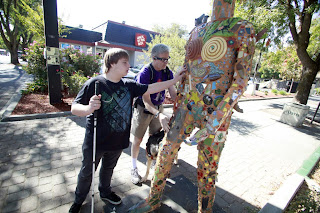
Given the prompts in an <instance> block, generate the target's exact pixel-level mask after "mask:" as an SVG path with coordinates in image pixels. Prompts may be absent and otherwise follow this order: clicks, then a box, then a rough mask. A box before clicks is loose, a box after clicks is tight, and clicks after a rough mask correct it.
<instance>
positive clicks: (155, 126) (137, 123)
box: [131, 105, 163, 138]
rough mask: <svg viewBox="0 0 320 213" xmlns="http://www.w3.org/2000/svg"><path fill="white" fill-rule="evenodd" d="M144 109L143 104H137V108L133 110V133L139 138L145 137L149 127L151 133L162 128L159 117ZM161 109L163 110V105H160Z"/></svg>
mask: <svg viewBox="0 0 320 213" xmlns="http://www.w3.org/2000/svg"><path fill="white" fill-rule="evenodd" d="M143 110H144V108H143V107H142V106H140V105H137V108H134V112H133V117H132V126H131V133H132V134H133V135H134V136H135V137H137V138H143V136H144V134H145V132H146V131H147V128H148V127H149V134H150V135H152V134H154V133H156V132H158V131H160V129H161V124H160V121H159V117H158V118H155V117H154V115H151V114H147V113H144V112H143ZM159 111H160V112H163V106H162V105H161V106H160V107H159Z"/></svg>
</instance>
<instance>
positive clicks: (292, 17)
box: [284, 0, 299, 45]
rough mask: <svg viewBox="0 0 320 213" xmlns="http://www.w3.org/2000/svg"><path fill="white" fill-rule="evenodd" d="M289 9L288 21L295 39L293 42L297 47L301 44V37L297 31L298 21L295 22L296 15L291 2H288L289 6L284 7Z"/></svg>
mask: <svg viewBox="0 0 320 213" xmlns="http://www.w3.org/2000/svg"><path fill="white" fill-rule="evenodd" d="M284 6H285V7H286V9H287V14H288V20H289V29H290V32H291V35H292V38H293V42H294V43H295V45H298V43H299V36H298V33H297V29H296V20H295V14H294V11H293V7H292V5H291V1H290V0H288V1H287V4H286V5H284Z"/></svg>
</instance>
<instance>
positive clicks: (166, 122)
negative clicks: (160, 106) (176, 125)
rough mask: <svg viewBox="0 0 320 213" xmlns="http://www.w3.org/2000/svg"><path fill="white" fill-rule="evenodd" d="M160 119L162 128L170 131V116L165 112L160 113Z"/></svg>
mask: <svg viewBox="0 0 320 213" xmlns="http://www.w3.org/2000/svg"><path fill="white" fill-rule="evenodd" d="M159 120H160V124H161V127H162V129H163V130H164V131H165V132H166V133H168V132H169V130H170V127H169V118H168V117H167V116H166V115H165V114H163V113H160V114H159Z"/></svg>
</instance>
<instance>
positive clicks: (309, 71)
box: [238, 0, 320, 104]
mask: <svg viewBox="0 0 320 213" xmlns="http://www.w3.org/2000/svg"><path fill="white" fill-rule="evenodd" d="M238 1H239V2H242V3H243V4H244V5H245V6H246V7H247V8H249V9H252V10H257V9H258V8H265V9H267V10H269V11H270V13H272V12H275V13H277V12H278V14H279V16H278V17H277V19H275V20H273V22H272V23H273V26H274V30H275V35H278V36H279V38H281V37H282V38H283V37H284V35H285V34H286V33H287V32H290V34H291V36H292V43H293V45H294V47H295V51H296V52H297V56H298V58H299V60H300V61H301V64H302V66H303V70H302V74H301V79H300V82H299V85H298V88H297V93H296V96H295V99H296V102H299V103H301V104H306V103H307V101H308V97H309V94H310V89H311V86H312V83H313V81H314V79H315V77H316V75H317V72H318V71H319V69H320V54H319V53H320V50H319V48H318V49H316V48H315V49H313V48H311V47H310V48H308V47H309V46H313V42H314V41H315V40H318V41H319V39H320V38H319V34H318V33H314V34H313V35H310V27H311V26H312V22H317V21H315V20H316V19H313V15H315V14H316V13H317V12H318V11H319V9H320V5H319V4H318V0H309V1H302V0H286V1H283V0H255V1H240V0H238ZM249 11H250V10H249ZM263 17H264V18H267V17H268V15H265V16H263ZM252 22H253V23H254V24H255V23H256V20H253V21H252ZM316 29H317V28H316V27H315V30H316ZM311 33H312V31H311ZM275 38H277V37H275ZM273 41H274V42H277V40H276V39H275V40H273ZM311 51H314V52H311Z"/></svg>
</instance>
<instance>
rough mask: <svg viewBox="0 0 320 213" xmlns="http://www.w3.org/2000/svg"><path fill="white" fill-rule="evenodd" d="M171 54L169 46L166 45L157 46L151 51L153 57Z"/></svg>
mask: <svg viewBox="0 0 320 213" xmlns="http://www.w3.org/2000/svg"><path fill="white" fill-rule="evenodd" d="M168 52H170V49H169V47H168V46H167V45H165V44H156V45H154V46H153V48H152V50H151V57H154V56H158V55H160V54H161V53H168Z"/></svg>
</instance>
